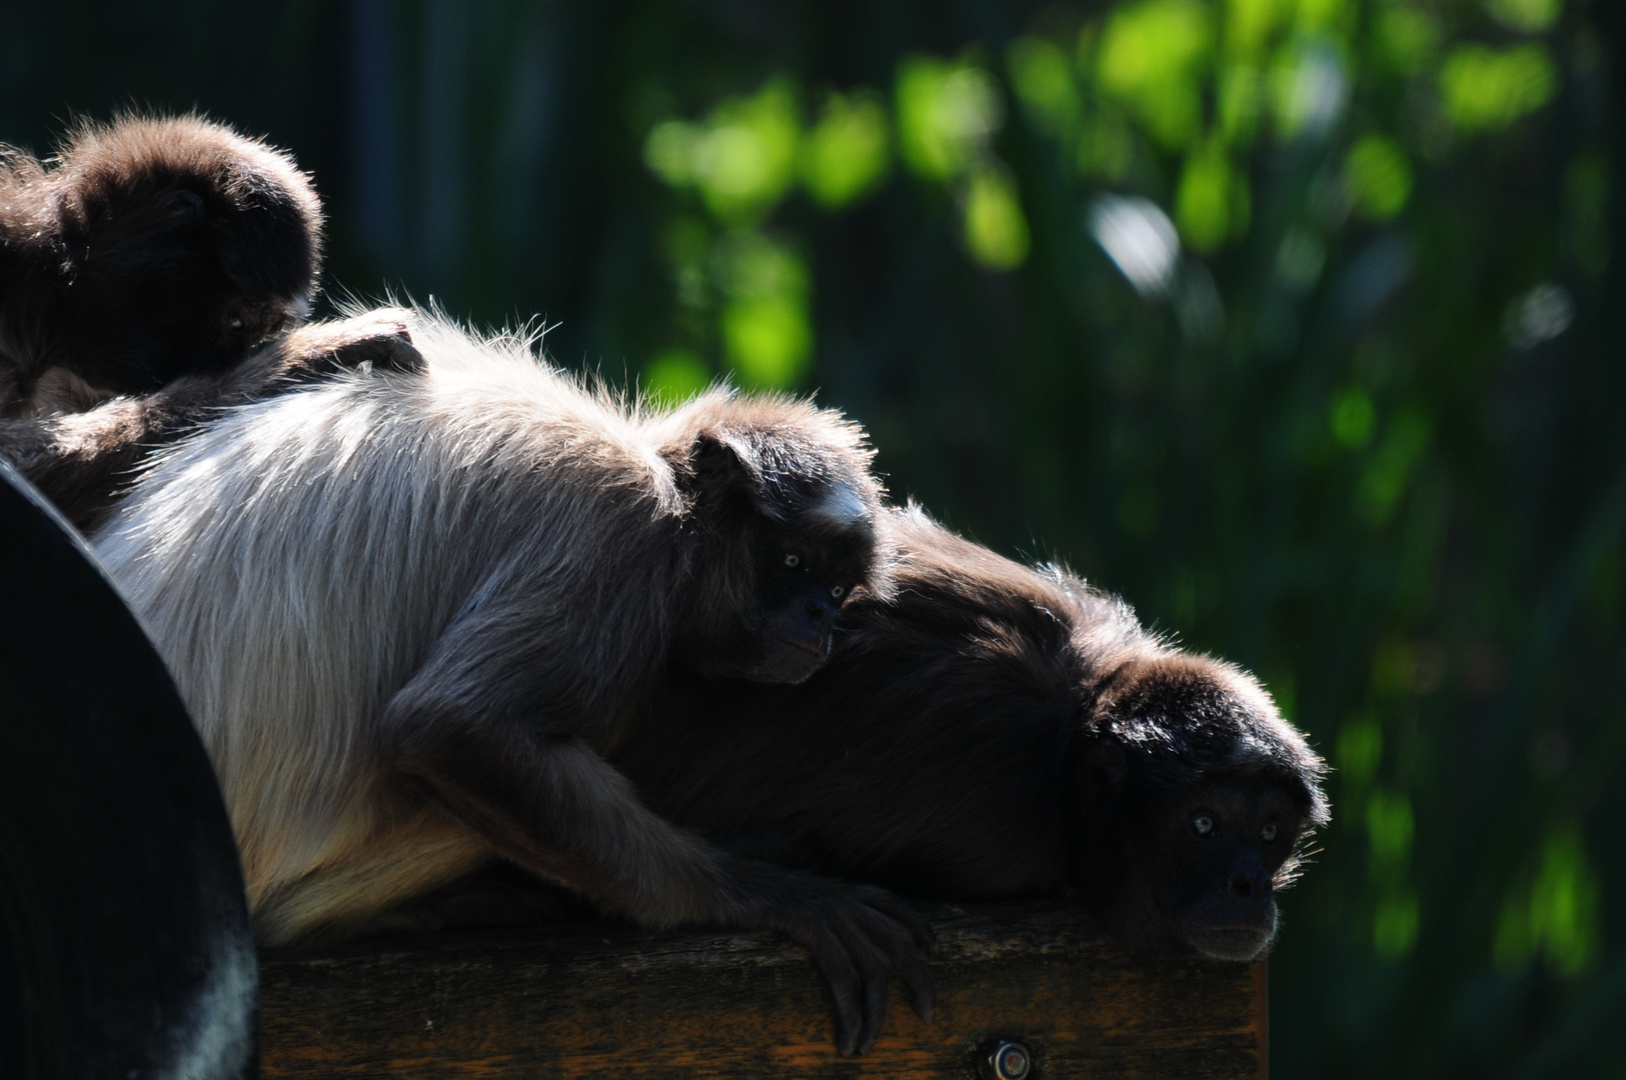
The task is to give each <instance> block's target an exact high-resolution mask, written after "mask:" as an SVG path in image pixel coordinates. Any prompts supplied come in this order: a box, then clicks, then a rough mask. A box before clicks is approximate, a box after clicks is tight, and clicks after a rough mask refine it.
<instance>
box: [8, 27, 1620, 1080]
mask: <svg viewBox="0 0 1626 1080" xmlns="http://www.w3.org/2000/svg"><path fill="white" fill-rule="evenodd" d="M69 43H71V46H70V44H69ZM1623 64H1626V13H1623V12H1622V10H1621V6H1620V5H1615V4H1611V3H1605V2H1603V0H1590V2H1589V0H1101V2H1092V3H1079V4H1056V5H1051V6H1031V5H1028V4H1019V3H996V2H992V0H969V2H967V3H963V4H958V5H953V6H952V7H946V6H938V5H930V6H928V5H921V6H910V5H907V4H903V3H881V2H874V3H861V2H857V0H836V2H826V3H817V4H814V3H801V2H792V0H773V2H768V3H761V4H725V3H712V4H705V5H693V6H680V5H669V4H662V3H655V2H653V0H626V2H620V3H604V2H602V0H600V2H596V3H585V2H580V0H556V2H548V0H498V2H494V3H491V4H488V5H480V6H471V5H462V4H459V3H456V2H454V0H410V2H407V0H403V2H402V3H398V4H392V3H388V2H386V0H350V2H349V3H346V4H343V5H322V4H318V3H315V2H313V0H284V2H277V3H271V2H265V3H256V4H245V5H234V6H225V5H208V4H204V3H201V2H196V3H178V2H176V3H156V2H151V3H141V2H135V3H120V4H113V3H111V2H88V0H64V2H63V3H60V4H53V5H31V6H27V7H26V8H25V7H23V6H20V5H19V6H18V7H17V8H16V10H12V11H9V12H8V16H7V34H6V35H5V36H4V37H3V38H0V138H4V139H6V140H8V141H13V142H21V143H26V144H30V145H33V146H35V147H43V145H44V144H45V143H46V140H47V137H48V134H49V133H50V132H51V131H53V130H57V129H59V128H60V126H61V120H62V118H64V117H65V116H66V115H67V114H68V111H69V110H75V109H76V110H83V111H86V112H89V113H91V114H93V115H104V114H106V113H107V112H108V111H109V110H111V109H112V108H114V107H116V106H119V105H121V104H127V103H130V102H136V103H141V104H152V105H155V106H159V107H163V108H170V109H175V108H185V107H189V106H192V105H199V106H201V107H203V108H206V109H208V110H210V111H211V112H213V113H214V114H215V115H217V116H220V117H222V118H225V119H229V120H231V121H233V122H235V123H237V124H239V125H241V126H244V127H246V128H248V129H250V130H253V131H258V132H265V133H268V134H269V135H270V136H271V137H272V139H273V140H275V141H277V142H280V143H283V144H285V145H288V146H290V147H291V148H292V149H293V150H294V151H295V152H296V153H297V154H298V156H299V158H300V160H301V161H302V162H303V163H304V164H305V165H306V166H307V167H309V168H312V169H313V170H314V172H315V175H316V178H317V182H318V184H319V186H320V187H321V189H322V190H323V191H324V193H326V195H327V197H328V199H329V203H330V207H331V210H332V228H331V251H332V255H331V260H330V274H329V278H330V281H332V282H333V283H335V284H336V285H338V286H341V287H344V288H348V289H351V290H356V291H358V292H361V293H363V294H366V295H378V294H380V293H381V292H382V291H383V289H384V288H385V287H386V286H391V287H395V288H399V289H406V290H409V291H410V292H412V293H413V294H415V295H416V296H418V297H419V298H420V299H424V298H427V297H428V296H430V295H433V296H434V297H435V298H436V299H437V300H439V301H440V302H442V303H444V304H445V305H446V306H447V307H448V309H449V310H451V311H452V312H454V313H456V314H459V315H464V316H468V317H471V318H473V319H475V320H477V321H486V322H497V321H507V320H515V319H527V318H531V317H533V316H536V315H538V314H542V315H545V316H546V317H547V318H548V320H549V321H550V322H552V321H555V320H558V321H560V322H559V325H558V326H556V327H554V328H553V329H551V330H550V332H549V336H548V343H549V346H550V349H551V351H552V353H553V355H554V356H555V357H556V358H558V359H559V360H560V361H561V362H563V363H566V364H569V365H572V366H586V367H591V368H597V369H602V370H604V371H605V372H606V373H607V374H609V375H610V376H611V377H612V378H621V377H623V376H624V377H625V378H626V379H627V380H628V381H629V382H632V381H637V382H639V383H640V384H641V385H643V386H645V387H647V388H649V389H650V390H652V391H653V392H656V393H659V394H661V395H665V396H681V395H683V394H687V393H692V392H693V391H694V390H696V389H697V388H699V387H701V386H703V385H705V384H706V383H708V382H709V381H710V380H712V379H714V378H717V377H723V376H727V377H730V378H732V379H734V380H735V381H737V382H739V383H741V384H744V385H749V386H754V387H771V388H788V389H796V390H818V391H819V393H820V395H821V399H822V400H824V401H826V402H829V403H831V404H835V405H839V406H842V407H844V408H846V409H848V410H849V411H850V412H851V413H852V414H853V415H854V416H856V417H857V418H859V419H860V420H862V421H863V422H864V423H865V424H866V425H867V426H868V427H869V429H870V430H871V432H872V433H873V435H874V438H875V441H876V443H877V445H878V447H879V450H880V463H881V466H882V468H883V469H884V470H885V471H886V472H887V473H888V475H889V477H890V485H891V488H892V491H893V493H894V494H895V495H896V496H897V497H899V498H902V497H905V496H916V497H919V498H920V499H921V500H922V501H924V503H925V504H926V505H927V506H928V507H929V508H930V509H931V510H933V511H934V512H935V513H937V514H938V515H939V516H941V517H943V518H944V519H946V520H947V521H948V522H949V523H951V524H952V525H954V526H955V527H957V528H960V529H962V530H964V531H966V532H968V533H970V534H972V535H974V536H976V537H978V538H979V539H981V540H983V541H985V542H987V543H990V544H992V545H994V546H995V547H997V548H1000V549H1001V550H1004V551H1007V552H1010V553H1012V554H1017V555H1020V556H1022V557H1032V558H1049V557H1059V558H1061V559H1063V560H1064V561H1066V562H1068V563H1070V564H1071V565H1072V566H1073V567H1074V568H1076V569H1077V570H1079V571H1080V572H1082V573H1084V574H1086V575H1087V576H1089V577H1090V578H1091V579H1093V580H1095V581H1097V582H1099V583H1100V584H1102V585H1103V586H1105V587H1107V588H1110V589H1113V590H1115V591H1118V592H1121V593H1123V594H1125V595H1126V596H1127V597H1128V598H1129V599H1130V600H1131V601H1132V602H1133V603H1135V604H1136V605H1137V607H1138V609H1139V610H1140V612H1141V613H1142V615H1143V617H1144V618H1146V619H1147V620H1148V621H1149V622H1152V623H1154V624H1155V625H1157V626H1158V627H1160V628H1161V629H1163V630H1165V631H1166V632H1168V633H1170V634H1173V635H1177V636H1178V637H1179V638H1180V639H1181V640H1182V641H1183V642H1184V643H1186V644H1187V645H1189V646H1191V647H1193V648H1196V649H1200V650H1205V651H1211V652H1215V653H1219V654H1222V655H1225V656H1228V657H1231V658H1234V659H1236V660H1237V661H1238V662H1240V663H1243V664H1245V665H1247V666H1249V667H1251V668H1253V669H1254V670H1256V671H1257V672H1259V673H1260V675H1261V676H1262V677H1263V678H1265V679H1266V680H1267V681H1268V682H1269V684H1270V686H1271V689H1272V691H1273V692H1274V693H1275V694H1276V696H1277V699H1278V701H1279V702H1280V703H1281V705H1282V706H1283V708H1284V710H1285V711H1286V712H1287V713H1288V714H1289V715H1290V716H1291V718H1292V719H1293V720H1294V721H1295V722H1296V723H1298V724H1300V725H1302V726H1303V727H1304V728H1305V729H1306V730H1307V731H1309V732H1310V734H1311V736H1312V738H1313V739H1314V740H1315V741H1316V743H1317V745H1318V746H1319V747H1320V748H1321V750H1322V752H1323V753H1325V754H1327V755H1328V757H1329V758H1330V760H1331V761H1332V763H1333V765H1334V766H1335V769H1336V771H1335V772H1334V773H1333V774H1332V779H1331V782H1330V784H1331V793H1332V796H1333V802H1334V806H1335V820H1334V823H1333V825H1332V826H1331V828H1329V829H1328V830H1326V832H1325V834H1324V835H1323V836H1321V837H1319V838H1318V842H1319V844H1320V846H1321V847H1323V848H1324V850H1323V851H1322V853H1321V854H1319V855H1318V856H1317V857H1316V859H1315V860H1314V862H1313V864H1312V865H1311V866H1310V867H1309V868H1308V871H1307V872H1306V874H1305V876H1304V879H1303V881H1302V882H1301V883H1300V884H1298V885H1297V886H1296V887H1295V888H1294V889H1293V890H1292V891H1291V892H1290V893H1288V894H1287V895H1286V896H1285V897H1284V904H1283V906H1284V909H1285V917H1284V930H1283V934H1282V937H1281V940H1280V945H1279V947H1278V949H1277V952H1276V954H1275V956H1274V958H1273V960H1272V967H1273V971H1272V984H1273V986H1274V988H1275V997H1274V1005H1273V1011H1274V1017H1273V1024H1272V1038H1273V1045H1274V1063H1273V1065H1274V1071H1275V1073H1276V1075H1279V1076H1329V1077H1336V1076H1347V1077H1366V1076H1372V1075H1378V1074H1380V1073H1381V1074H1383V1075H1397V1076H1429V1077H1436V1076H1461V1077H1487V1076H1507V1077H1540V1076H1560V1075H1562V1076H1568V1075H1588V1076H1590V1075H1606V1074H1607V1075H1613V1074H1618V1073H1620V1072H1622V1071H1626V1049H1623V1047H1622V1045H1621V1044H1620V1041H1619V1040H1618V1038H1617V1037H1616V1036H1615V1031H1614V1028H1615V1017H1616V1016H1617V1015H1618V1014H1619V1013H1620V1012H1621V1010H1622V1009H1626V940H1623V938H1626V863H1623V861H1622V859H1621V858H1620V854H1619V844H1618V842H1617V841H1616V838H1615V833H1614V828H1613V826H1614V813H1613V811H1614V807H1615V804H1616V801H1617V798H1618V797H1620V796H1622V795H1626V768H1623V767H1626V693H1623V689H1626V685H1623V684H1626V679H1623V671H1626V625H1623V624H1626V618H1623V614H1626V540H1623V534H1626V423H1623V422H1622V420H1621V419H1620V412H1621V408H1622V406H1621V402H1622V401H1623V400H1626V363H1623V361H1622V355H1621V344H1620V342H1621V337H1622V335H1621V330H1620V325H1619V322H1618V320H1619V319H1620V317H1621V316H1620V312H1621V306H1622V305H1621V302H1622V300H1626V289H1623V285H1626V262H1623V260H1626V231H1623V225H1626V217H1623V211H1626V203H1623V195H1626V187H1623V179H1626V177H1623V172H1622V168H1621V162H1622V157H1621V155H1622V143H1621V140H1622V137H1623V134H1626V80H1623V79H1622V78H1621V77H1620V76H1619V74H1618V72H1619V71H1620V70H1621V69H1622V65H1623Z"/></svg>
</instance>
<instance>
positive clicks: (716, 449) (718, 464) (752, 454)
mask: <svg viewBox="0 0 1626 1080" xmlns="http://www.w3.org/2000/svg"><path fill="white" fill-rule="evenodd" d="M689 463H690V468H691V469H693V471H694V483H695V489H696V490H697V491H698V492H700V493H701V495H702V496H708V497H713V498H719V499H725V500H726V499H730V498H737V497H741V496H743V497H746V498H751V499H753V501H755V500H754V497H755V495H756V494H757V493H758V492H759V491H760V489H761V487H762V462H761V460H760V459H759V458H758V456H757V453H756V449H755V448H754V447H753V446H751V444H750V443H749V442H747V441H746V440H744V439H740V438H738V437H735V436H733V435H725V434H722V433H720V432H716V431H704V432H701V433H700V435H698V436H697V437H696V438H695V441H694V451H693V453H692V454H691V456H690V458H689Z"/></svg>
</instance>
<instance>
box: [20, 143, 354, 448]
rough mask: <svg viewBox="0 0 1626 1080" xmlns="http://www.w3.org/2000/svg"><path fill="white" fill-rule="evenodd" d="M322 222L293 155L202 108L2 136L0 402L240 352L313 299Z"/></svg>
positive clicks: (204, 366) (37, 410) (220, 360)
mask: <svg viewBox="0 0 1626 1080" xmlns="http://www.w3.org/2000/svg"><path fill="white" fill-rule="evenodd" d="M321 221H322V214H321V205H320V202H319V201H318V199H317V197H316V192H315V191H314V190H313V189H312V188H311V185H310V181H309V179H308V178H307V177H306V176H305V175H304V174H303V173H301V172H300V171H299V170H298V168H297V167H296V166H295V165H294V163H293V160H292V159H291V158H289V157H288V156H287V155H286V154H284V153H282V152H281V151H279V150H276V149H273V148H272V147H269V146H267V145H266V144H265V143H262V142H260V141H258V140H255V139H248V138H245V137H243V136H241V135H238V134H236V133H235V132H233V131H231V130H230V129H228V128H225V127H223V126H221V125H219V124H213V123H210V122H208V121H206V120H203V119H201V118H199V117H195V116H185V117H176V118H171V119H159V118H151V119H148V118H142V117H136V116H125V117H121V118H119V119H117V120H115V121H113V122H112V123H110V124H105V125H102V124H94V123H84V124H82V125H80V126H79V127H78V128H77V129H75V130H74V131H73V132H71V133H70V134H69V136H68V137H67V139H66V140H65V142H64V144H63V146H62V149H61V153H60V155H59V157H58V158H57V159H55V160H54V161H52V160H47V161H45V162H41V161H40V160H38V159H37V158H35V157H34V156H33V155H32V154H29V153H27V152H26V151H24V150H20V149H16V148H12V147H3V146H0V416H5V415H12V416H18V415H22V416H45V415H50V414H52V413H56V412H63V411H79V410H83V409H86V408H89V407H91V406H93V405H95V404H96V403H98V402H100V401H102V400H105V399H107V398H109V397H112V396H114V395H116V394H127V393H144V392H149V391H153V390H156V389H158V388H159V387H161V386H164V385H166V384H168V383H169V382H171V381H172V380H174V379H175V378H176V377H178V376H180V375H184V374H187V373H197V372H219V371H222V370H224V369H225V368H227V367H230V366H232V365H234V364H236V363H237V362H238V361H240V360H242V359H243V358H244V357H245V356H247V355H248V353H249V351H250V349H252V348H253V347H254V346H255V345H257V344H259V343H260V342H262V341H264V340H266V339H267V338H269V337H271V336H272V335H274V334H277V333H279V332H281V331H283V330H285V329H287V328H288V327H290V326H292V325H294V324H295V323H297V322H299V321H301V320H303V319H304V318H305V317H306V316H307V315H308V314H309V312H310V304H311V299H312V297H313V296H314V294H315V291H316V279H317V275H318V271H319V268H320V264H321Z"/></svg>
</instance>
